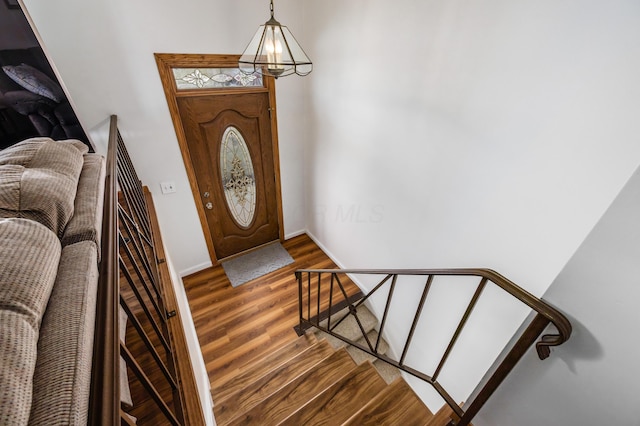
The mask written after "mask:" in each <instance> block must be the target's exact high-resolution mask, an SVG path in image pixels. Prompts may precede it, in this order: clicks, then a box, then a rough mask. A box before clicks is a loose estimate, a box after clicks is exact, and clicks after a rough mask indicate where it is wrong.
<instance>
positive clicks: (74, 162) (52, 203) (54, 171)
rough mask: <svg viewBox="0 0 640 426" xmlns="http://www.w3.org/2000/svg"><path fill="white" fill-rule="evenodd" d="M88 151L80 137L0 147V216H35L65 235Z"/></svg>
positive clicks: (37, 219) (59, 233)
mask: <svg viewBox="0 0 640 426" xmlns="http://www.w3.org/2000/svg"><path fill="white" fill-rule="evenodd" d="M87 151H88V147H87V146H86V145H85V144H83V143H82V142H80V141H77V140H68V141H53V140H52V139H49V138H33V139H28V140H26V141H23V142H20V143H18V144H16V145H14V146H12V147H10V148H7V149H4V150H2V151H0V217H21V218H27V219H32V220H36V221H38V222H40V223H42V224H43V225H45V226H47V227H48V228H49V229H51V230H52V231H54V232H55V233H56V234H57V235H58V237H62V233H63V231H64V228H65V226H66V225H67V222H68V221H69V219H70V218H71V216H72V215H73V209H74V200H75V196H76V190H77V187H78V178H79V176H80V171H81V170H82V164H83V154H84V153H86V152H87Z"/></svg>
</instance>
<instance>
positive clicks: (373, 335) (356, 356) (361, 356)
mask: <svg viewBox="0 0 640 426" xmlns="http://www.w3.org/2000/svg"><path fill="white" fill-rule="evenodd" d="M367 338H368V339H369V342H370V343H371V346H373V347H374V348H375V347H376V341H377V340H378V332H377V331H375V330H371V331H370V332H368V333H367ZM356 343H357V344H359V345H362V346H363V347H365V348H368V347H369V345H368V344H367V341H366V340H365V339H364V337H361V338H360V339H359V340H357V341H356ZM388 349H389V344H388V343H387V342H386V341H385V340H384V339H380V345H378V353H380V354H386V353H387V350H388ZM347 352H349V354H350V355H351V357H352V358H353V360H354V361H355V362H356V364H362V363H363V362H365V361H371V362H372V363H373V362H374V361H375V360H377V358H376V357H375V356H373V355H369V354H368V353H366V352H364V351H361V350H360V349H358V348H356V347H355V346H351V345H349V346H348V347H347Z"/></svg>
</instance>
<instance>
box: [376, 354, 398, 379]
mask: <svg viewBox="0 0 640 426" xmlns="http://www.w3.org/2000/svg"><path fill="white" fill-rule="evenodd" d="M373 366H374V367H375V368H376V370H378V373H379V374H380V376H382V378H383V379H384V381H385V382H387V383H393V382H394V381H395V380H396V379H397V378H399V377H402V376H401V375H400V370H398V369H397V368H396V367H394V366H393V365H390V364H387V363H386V362H384V361H381V360H379V359H377V360H375V362H374V363H373Z"/></svg>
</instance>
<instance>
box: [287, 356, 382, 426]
mask: <svg viewBox="0 0 640 426" xmlns="http://www.w3.org/2000/svg"><path fill="white" fill-rule="evenodd" d="M385 386H387V384H386V383H385V382H384V380H383V379H382V377H380V375H379V374H378V372H377V371H376V369H375V368H374V367H373V366H372V365H371V363H369V362H365V363H364V364H360V365H358V366H357V367H356V368H354V369H353V370H352V371H351V372H350V373H349V374H347V375H346V376H344V377H342V378H341V379H340V380H339V381H338V382H336V383H334V384H333V385H331V386H330V387H329V388H327V389H326V390H325V391H324V392H322V393H320V394H319V395H317V396H316V397H315V398H313V399H311V400H310V401H309V402H307V403H306V404H305V405H304V406H302V407H300V408H299V409H298V410H297V411H295V412H294V413H292V414H291V415H290V416H289V417H287V418H286V419H285V420H283V421H281V422H280V423H279V424H283V425H302V424H304V425H309V426H311V425H327V424H340V423H342V422H343V421H345V420H347V419H348V418H349V417H351V415H352V414H353V413H354V412H356V411H357V410H358V409H359V408H360V407H362V406H363V405H366V404H367V402H368V401H369V400H371V399H372V398H374V397H375V396H376V395H377V394H378V393H379V392H381V391H382V390H383V389H384V388H385Z"/></svg>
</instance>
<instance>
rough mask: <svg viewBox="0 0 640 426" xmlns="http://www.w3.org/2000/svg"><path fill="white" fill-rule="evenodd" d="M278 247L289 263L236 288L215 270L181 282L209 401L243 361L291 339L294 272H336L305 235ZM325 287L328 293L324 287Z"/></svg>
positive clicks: (294, 315) (295, 287)
mask: <svg viewBox="0 0 640 426" xmlns="http://www.w3.org/2000/svg"><path fill="white" fill-rule="evenodd" d="M283 246H284V247H285V248H286V249H287V251H288V252H289V254H290V255H291V257H293V259H294V263H292V264H291V265H288V266H286V267H284V268H282V269H279V270H277V271H274V272H272V273H270V274H267V275H265V276H263V277H260V278H257V279H255V280H253V281H250V282H248V283H246V284H243V285H241V286H239V287H236V288H233V287H231V284H230V282H229V280H228V279H227V277H226V275H225V274H224V270H223V269H222V267H221V266H214V267H211V268H208V269H206V270H204V271H200V272H198V273H196V274H193V275H190V276H188V277H185V278H184V285H185V290H186V293H187V298H188V299H189V305H190V308H191V313H192V316H193V320H194V323H195V327H196V332H197V334H198V339H199V342H200V346H201V348H202V353H203V356H204V360H205V364H206V367H207V371H208V373H209V379H210V381H211V388H212V396H213V400H214V402H216V401H217V400H219V399H220V395H221V393H224V392H223V391H222V387H223V385H224V384H225V383H226V382H228V381H229V380H230V379H231V378H233V377H235V376H237V375H240V374H241V373H242V370H243V366H244V365H245V364H246V363H247V362H249V361H250V360H252V359H255V358H258V357H266V356H268V355H269V354H271V353H273V352H274V351H275V350H277V349H278V348H280V347H282V346H284V345H286V344H287V343H290V342H292V341H294V340H296V338H297V335H296V333H295V332H294V331H293V327H294V326H295V325H297V324H298V284H297V281H296V280H295V276H294V271H295V270H296V269H305V268H309V269H312V268H318V269H332V268H337V267H336V265H335V264H334V263H333V262H332V261H331V259H329V257H328V256H327V255H326V254H325V253H324V252H322V250H321V249H320V248H319V247H318V246H317V245H316V244H315V243H314V242H313V241H312V240H311V239H310V238H309V237H308V236H307V235H301V236H298V237H295V238H292V239H290V240H288V241H285V242H284V243H283ZM344 284H345V287H346V289H347V293H348V294H349V295H352V294H355V293H357V292H358V288H357V287H356V286H355V285H354V284H353V283H350V282H346V283H344ZM325 288H326V291H327V293H328V286H325ZM323 293H324V290H323Z"/></svg>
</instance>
